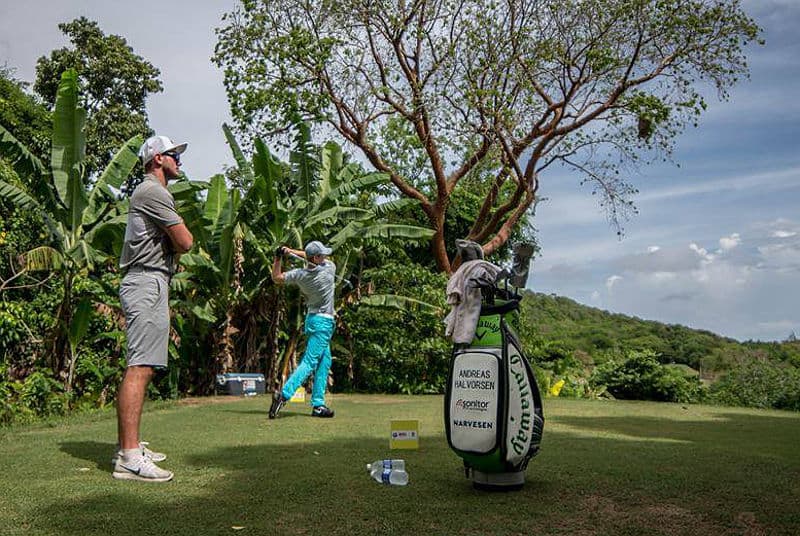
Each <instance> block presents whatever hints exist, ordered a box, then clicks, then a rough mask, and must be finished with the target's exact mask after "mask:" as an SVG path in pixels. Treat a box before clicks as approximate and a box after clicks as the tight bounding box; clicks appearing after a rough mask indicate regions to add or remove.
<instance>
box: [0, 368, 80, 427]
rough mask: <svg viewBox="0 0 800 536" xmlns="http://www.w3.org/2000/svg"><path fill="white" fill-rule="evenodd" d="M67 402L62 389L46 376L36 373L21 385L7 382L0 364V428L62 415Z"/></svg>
mask: <svg viewBox="0 0 800 536" xmlns="http://www.w3.org/2000/svg"><path fill="white" fill-rule="evenodd" d="M69 401H70V396H69V393H66V392H65V391H64V385H63V384H62V383H61V382H59V381H57V380H56V379H54V378H53V377H52V375H51V374H49V373H48V372H44V371H39V370H36V371H33V372H32V373H30V374H29V375H28V376H27V377H26V378H25V380H24V381H9V380H8V377H7V369H6V367H5V365H3V364H2V362H0V424H10V423H14V422H31V421H33V420H35V419H37V418H40V417H51V416H56V415H65V414H66V413H67V410H68V409H69V407H70V404H69Z"/></svg>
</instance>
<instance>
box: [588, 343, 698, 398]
mask: <svg viewBox="0 0 800 536" xmlns="http://www.w3.org/2000/svg"><path fill="white" fill-rule="evenodd" d="M591 383H592V385H594V386H601V385H602V386H605V388H606V389H608V392H609V393H611V394H612V395H613V396H614V397H615V398H622V399H628V400H655V401H660V402H697V401H699V399H700V396H701V385H700V381H699V380H698V379H697V378H694V377H691V376H686V375H685V374H684V373H682V372H681V371H680V370H677V369H674V368H669V367H665V366H663V365H661V363H659V362H658V359H656V355H655V354H654V353H653V352H648V351H641V352H639V351H630V352H628V353H627V354H626V355H625V357H623V358H620V359H612V360H609V361H606V362H605V363H601V364H600V365H598V366H597V368H596V369H595V370H594V372H593V373H592V377H591Z"/></svg>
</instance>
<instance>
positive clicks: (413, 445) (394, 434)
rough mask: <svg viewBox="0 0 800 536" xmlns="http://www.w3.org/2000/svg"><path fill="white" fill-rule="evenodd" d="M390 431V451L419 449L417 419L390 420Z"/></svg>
mask: <svg viewBox="0 0 800 536" xmlns="http://www.w3.org/2000/svg"><path fill="white" fill-rule="evenodd" d="M390 431H391V434H390V437H389V448H390V449H411V450H417V449H419V421H418V420H417V419H411V420H396V419H392V421H391V426H390Z"/></svg>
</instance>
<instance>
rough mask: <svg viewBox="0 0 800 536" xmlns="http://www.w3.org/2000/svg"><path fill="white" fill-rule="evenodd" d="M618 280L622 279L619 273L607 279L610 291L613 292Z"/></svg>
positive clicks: (607, 286)
mask: <svg viewBox="0 0 800 536" xmlns="http://www.w3.org/2000/svg"><path fill="white" fill-rule="evenodd" d="M618 281H622V277H621V276H618V275H612V276H611V277H609V278H608V279H606V288H607V289H608V292H609V293H610V292H611V290H612V289H613V288H614V285H616V284H617V282H618Z"/></svg>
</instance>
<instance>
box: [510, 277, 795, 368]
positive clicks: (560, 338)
mask: <svg viewBox="0 0 800 536" xmlns="http://www.w3.org/2000/svg"><path fill="white" fill-rule="evenodd" d="M520 322H521V325H520V335H521V337H522V339H523V341H524V343H525V345H526V348H528V349H529V350H532V351H533V352H534V353H537V352H539V353H542V352H543V353H544V354H545V357H546V354H547V353H562V354H576V353H577V354H578V357H580V356H581V355H584V354H588V356H590V357H591V359H592V361H594V362H599V361H602V360H604V358H605V357H607V356H609V355H614V354H618V353H620V352H622V351H625V350H652V351H653V352H655V353H656V354H657V355H658V357H659V360H660V361H661V362H662V363H680V364H685V365H688V366H690V367H692V368H693V369H695V370H698V371H700V372H701V373H703V374H705V375H715V374H716V373H720V372H724V371H725V370H727V369H729V368H730V367H732V366H733V365H735V364H740V363H742V362H747V361H750V360H765V359H766V360H770V361H780V362H785V363H789V364H792V365H794V366H796V367H797V366H800V342H798V341H797V340H793V341H785V342H753V341H747V342H739V341H736V340H734V339H731V338H727V337H722V336H719V335H717V334H714V333H711V332H710V331H705V330H697V329H691V328H688V327H686V326H681V325H677V324H664V323H661V322H656V321H653V320H643V319H641V318H636V317H632V316H627V315H623V314H616V313H609V312H608V311H603V310H601V309H597V308H594V307H589V306H586V305H582V304H579V303H577V302H575V301H574V300H571V299H569V298H564V297H560V296H555V295H549V294H540V293H535V292H529V291H526V292H525V297H524V299H523V300H522V306H521V320H520Z"/></svg>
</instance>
